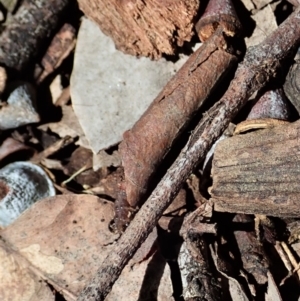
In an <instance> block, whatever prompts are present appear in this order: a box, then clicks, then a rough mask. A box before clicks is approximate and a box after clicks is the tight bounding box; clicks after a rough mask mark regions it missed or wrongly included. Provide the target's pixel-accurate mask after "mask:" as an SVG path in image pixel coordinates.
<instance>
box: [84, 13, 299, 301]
mask: <svg viewBox="0 0 300 301" xmlns="http://www.w3.org/2000/svg"><path fill="white" fill-rule="evenodd" d="M299 20H300V8H299V9H297V10H296V11H295V12H294V13H293V14H292V15H291V16H290V17H289V18H288V19H287V20H286V21H285V22H284V23H282V24H281V25H280V26H279V27H278V29H277V30H276V31H274V32H273V34H271V35H270V36H269V37H268V38H267V39H266V40H265V41H264V42H263V43H262V44H260V45H258V46H256V47H252V48H250V50H249V51H248V53H247V54H246V57H245V60H244V62H243V63H242V64H240V66H239V67H238V70H237V72H236V75H235V78H234V80H233V81H232V82H231V84H230V87H229V89H228V90H227V92H226V93H225V94H224V96H223V97H222V98H221V100H220V101H219V102H218V103H216V104H215V105H214V106H213V107H212V108H211V109H210V110H209V111H208V112H207V114H206V116H205V117H204V118H203V120H202V121H201V122H200V123H199V125H198V126H197V127H196V129H195V131H194V132H193V134H192V136H191V138H190V140H189V142H188V143H187V145H186V146H185V147H184V149H183V150H182V152H181V154H180V155H179V157H178V158H177V159H176V161H175V162H174V163H173V165H172V166H171V167H170V168H169V170H168V171H167V173H166V175H165V176H164V177H163V178H162V180H161V182H160V183H159V184H158V185H157V187H156V188H155V189H154V191H153V192H152V194H151V195H150V197H149V198H148V199H147V201H146V202H145V204H144V205H143V206H142V207H141V209H140V210H139V211H138V213H137V214H136V216H135V218H134V219H133V221H132V222H131V223H130V225H129V227H128V228H127V229H126V231H125V232H124V234H123V235H122V236H121V238H120V239H119V241H118V242H117V243H116V246H115V251H114V252H112V253H110V254H109V255H108V256H107V257H106V258H105V259H104V261H103V262H101V263H100V266H99V269H98V271H97V273H96V275H95V276H94V277H93V278H92V279H91V280H90V283H89V284H87V286H86V287H85V288H84V289H83V290H82V292H81V293H80V296H79V298H78V300H79V301H92V300H104V299H105V297H106V295H107V294H108V292H109V291H110V290H111V287H112V285H113V284H114V282H115V281H116V280H117V278H118V277H119V275H120V273H121V272H122V270H123V268H124V267H125V265H126V264H127V263H128V261H129V260H130V258H131V257H132V256H133V254H134V253H135V252H136V250H137V249H138V247H139V246H140V245H141V244H142V243H143V242H144V241H145V239H146V238H147V236H148V235H149V233H150V232H151V231H152V229H153V228H154V226H155V225H156V223H157V221H158V219H159V218H160V216H161V215H162V213H163V212H164V210H165V209H166V208H167V207H168V205H169V204H170V203H171V201H172V200H173V199H174V198H175V196H176V194H177V193H178V192H179V190H180V187H181V186H182V184H183V183H184V181H185V180H186V179H187V177H188V176H189V175H190V173H191V172H192V170H193V169H194V168H195V167H196V166H197V164H198V163H199V162H200V161H201V160H203V159H204V156H205V155H206V153H207V152H208V150H209V149H210V148H211V146H212V144H213V143H214V142H215V141H216V139H217V138H218V137H219V136H220V135H221V134H222V132H223V131H224V130H225V129H226V128H227V127H228V124H229V122H230V121H231V119H232V118H233V117H234V116H235V115H236V113H237V112H238V111H239V110H240V109H241V107H242V106H243V105H244V104H245V103H246V101H247V99H248V98H249V96H250V95H251V94H252V93H253V92H254V91H256V90H258V89H260V88H262V87H263V85H265V83H266V82H267V81H268V80H270V79H271V78H272V77H273V76H274V75H275V74H276V70H277V68H278V67H279V65H280V62H281V61H282V60H283V59H284V58H286V57H287V56H288V54H289V52H290V50H291V49H292V48H293V47H296V46H297V44H299V43H300V22H299Z"/></svg>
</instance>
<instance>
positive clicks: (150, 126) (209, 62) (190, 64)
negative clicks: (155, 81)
mask: <svg viewBox="0 0 300 301" xmlns="http://www.w3.org/2000/svg"><path fill="white" fill-rule="evenodd" d="M226 48H227V44H226V40H225V39H224V37H223V35H222V34H221V32H220V31H219V32H218V33H216V34H215V35H214V36H213V37H211V39H209V40H207V42H206V43H205V44H204V45H203V46H202V47H200V48H199V49H198V50H197V51H196V52H195V53H194V54H193V55H192V56H191V57H190V58H189V60H188V61H187V62H186V63H185V65H184V66H183V67H182V68H181V69H180V70H179V72H178V73H177V74H176V75H175V76H174V77H173V79H172V80H171V81H170V82H169V83H168V84H167V85H166V86H165V88H164V89H163V91H162V92H161V93H160V94H159V95H158V96H157V98H156V99H155V100H154V101H153V103H152V104H151V106H150V107H149V108H148V110H147V111H146V112H145V113H144V114H143V116H142V117H141V118H140V120H139V121H138V122H137V123H136V124H135V125H134V127H133V128H132V129H131V130H130V131H127V132H126V133H125V134H124V140H123V141H122V143H121V144H120V147H119V150H120V153H121V156H122V164H123V167H124V171H125V180H126V194H127V201H128V203H129V204H130V206H133V207H135V206H137V205H140V200H141V198H142V197H143V196H144V195H145V192H146V191H147V185H148V183H149V178H150V177H151V175H153V174H154V172H155V171H156V168H157V166H158V165H159V164H160V162H161V161H162V160H163V158H164V156H165V155H166V153H167V152H168V151H169V149H170V148H171V146H172V144H173V142H174V140H175V138H176V137H177V136H178V135H179V133H180V132H181V131H182V129H183V128H184V127H185V126H186V125H187V124H188V122H189V121H190V119H191V118H192V116H193V115H194V114H195V112H196V111H197V110H198V109H199V107H200V106H201V105H202V104H203V103H204V101H205V100H206V98H207V97H208V96H209V94H210V93H211V91H212V90H213V89H214V87H215V86H216V84H217V83H218V82H219V80H220V78H221V77H222V75H223V74H224V72H226V71H228V70H229V68H230V67H231V66H233V64H234V63H235V62H236V57H235V56H234V55H232V54H230V53H228V52H227V51H226V50H224V49H226Z"/></svg>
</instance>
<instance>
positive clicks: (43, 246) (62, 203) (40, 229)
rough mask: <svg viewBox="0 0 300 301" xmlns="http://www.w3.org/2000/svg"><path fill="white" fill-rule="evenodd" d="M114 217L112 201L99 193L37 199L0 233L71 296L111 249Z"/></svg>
mask: <svg viewBox="0 0 300 301" xmlns="http://www.w3.org/2000/svg"><path fill="white" fill-rule="evenodd" d="M113 216H114V210H113V204H111V203H108V202H107V201H105V200H102V199H99V198H97V197H95V196H90V195H63V196H56V197H52V198H48V199H44V200H42V201H40V202H38V203H35V204H34V205H33V206H32V207H31V208H30V209H29V210H27V211H26V212H25V213H24V214H23V215H22V216H21V217H20V218H19V219H18V220H17V221H16V222H15V223H13V224H12V225H10V226H9V227H7V228H6V229H5V230H3V231H2V232H1V236H2V237H3V239H5V241H7V243H9V244H10V245H12V246H13V248H14V249H15V250H18V252H19V253H20V254H21V255H22V256H24V257H25V258H26V259H27V260H28V261H29V262H30V263H31V264H32V265H33V267H34V268H35V269H36V270H38V271H39V273H41V274H42V275H43V276H44V277H46V278H47V280H48V281H49V282H50V283H51V284H53V285H54V286H55V287H56V289H58V290H59V291H61V290H62V291H63V293H64V294H65V295H66V296H68V297H70V298H71V299H72V296H73V297H74V296H76V295H77V294H78V293H79V292H80V290H81V289H82V288H83V286H84V285H85V284H86V281H87V279H89V278H90V277H91V276H92V275H93V274H94V273H95V272H96V270H97V267H98V263H99V260H100V259H101V258H103V256H105V254H107V252H111V250H112V246H111V245H110V244H111V243H112V242H113V241H114V240H115V239H116V238H117V237H118V236H117V235H116V234H112V233H111V232H110V231H109V227H108V225H109V223H110V221H111V220H112V219H113ZM73 299H74V298H73Z"/></svg>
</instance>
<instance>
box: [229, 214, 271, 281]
mask: <svg viewBox="0 0 300 301" xmlns="http://www.w3.org/2000/svg"><path fill="white" fill-rule="evenodd" d="M234 220H235V222H238V223H245V224H246V223H249V222H250V223H252V220H251V218H250V217H249V216H247V215H244V214H237V215H236V216H235V218H234ZM234 236H235V239H236V242H237V245H238V248H239V251H240V253H241V259H242V262H243V268H244V269H245V270H246V272H248V273H249V275H252V276H253V277H254V279H255V281H256V284H258V285H264V284H266V282H267V280H268V276H267V273H268V268H269V264H268V261H267V259H266V255H265V253H264V250H263V248H262V245H261V244H260V242H259V241H258V240H257V237H256V233H255V232H254V231H241V230H236V231H234Z"/></svg>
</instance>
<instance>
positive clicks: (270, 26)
mask: <svg viewBox="0 0 300 301" xmlns="http://www.w3.org/2000/svg"><path fill="white" fill-rule="evenodd" d="M252 19H253V20H254V21H255V23H256V26H255V29H254V32H253V33H252V35H251V37H250V38H245V42H246V45H247V47H249V46H254V45H257V44H259V43H261V42H262V41H263V40H264V39H265V38H266V37H267V36H268V35H269V34H270V33H272V32H273V31H274V30H275V29H277V22H276V18H275V16H274V13H273V11H272V8H271V6H270V5H267V6H266V7H264V8H263V9H262V10H259V11H258V12H257V13H256V14H255V15H254V16H252Z"/></svg>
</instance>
